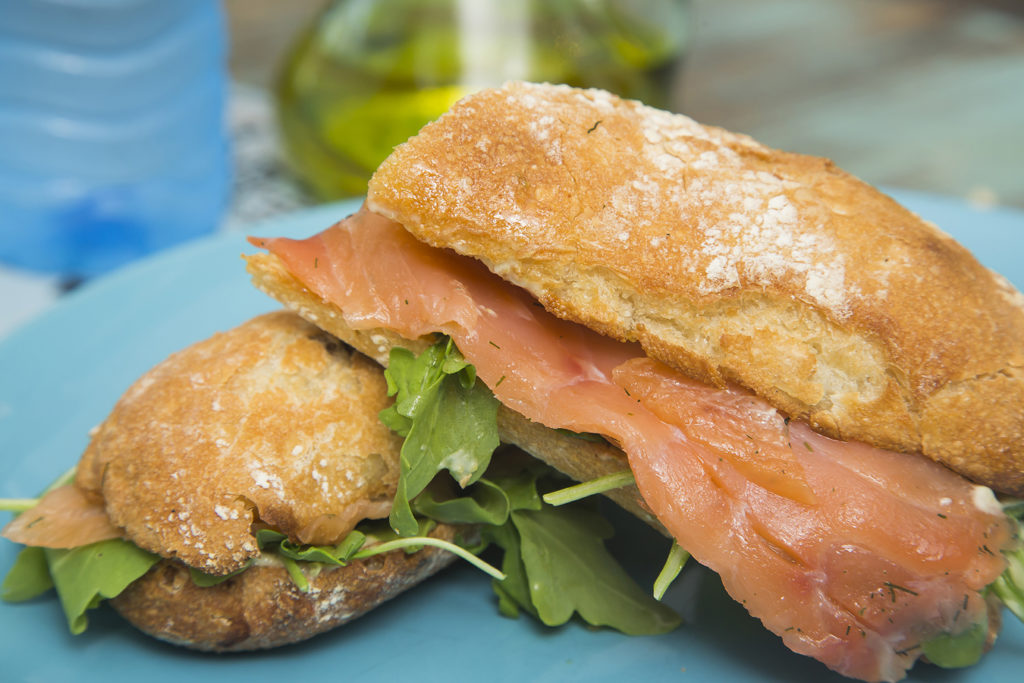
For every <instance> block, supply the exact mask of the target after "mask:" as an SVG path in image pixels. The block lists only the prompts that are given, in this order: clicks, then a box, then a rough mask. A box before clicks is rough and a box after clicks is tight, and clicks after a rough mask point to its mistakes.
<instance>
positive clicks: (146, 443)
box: [0, 311, 679, 652]
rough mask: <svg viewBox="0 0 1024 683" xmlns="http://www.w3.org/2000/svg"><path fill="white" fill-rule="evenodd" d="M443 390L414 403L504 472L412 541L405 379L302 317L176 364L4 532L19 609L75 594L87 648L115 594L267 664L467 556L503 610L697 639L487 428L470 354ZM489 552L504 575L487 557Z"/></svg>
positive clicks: (436, 495) (437, 505)
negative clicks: (47, 595) (447, 418)
mask: <svg viewBox="0 0 1024 683" xmlns="http://www.w3.org/2000/svg"><path fill="white" fill-rule="evenodd" d="M444 378H445V379H446V380H449V381H447V382H441V383H439V385H438V386H439V387H441V386H442V385H443V386H444V388H443V389H441V391H442V392H443V393H444V396H438V397H435V398H433V399H431V398H429V397H427V396H426V395H425V392H423V391H422V387H421V388H420V389H421V390H420V391H418V393H417V396H416V398H415V402H416V403H418V404H420V405H426V404H433V405H435V406H437V407H436V408H435V409H434V410H435V412H438V413H442V412H443V411H444V410H445V407H444V406H445V404H446V402H448V401H449V400H450V399H453V403H452V405H454V407H455V408H456V410H457V413H458V414H457V420H458V422H459V425H460V426H459V427H458V428H456V429H454V430H453V434H455V435H456V436H457V438H458V439H459V440H460V441H461V442H462V444H463V446H464V448H465V450H466V452H467V453H469V452H471V451H474V450H480V449H484V450H486V453H487V458H488V467H486V468H485V470H481V471H480V472H477V473H474V474H473V476H472V477H471V481H470V480H469V479H463V480H462V481H461V487H460V486H458V485H456V484H455V483H454V482H446V481H443V480H441V479H438V480H437V481H434V482H432V485H431V486H430V487H429V488H428V489H427V490H425V491H423V492H421V493H420V494H419V495H417V496H416V499H415V501H413V503H414V507H415V515H414V517H413V518H412V519H413V527H412V528H411V529H408V530H407V531H408V533H406V534H405V535H404V536H401V537H399V536H398V535H397V534H396V533H395V532H394V531H393V530H392V529H391V527H390V526H389V524H388V522H387V520H386V518H387V517H388V516H389V513H391V511H392V505H393V500H394V499H395V497H396V495H397V493H398V487H399V480H400V474H401V470H402V464H401V460H402V455H401V453H402V449H403V448H406V447H407V446H406V444H408V443H412V442H415V441H416V439H417V438H419V437H418V436H417V431H416V430H413V433H412V434H411V435H410V434H405V436H406V437H407V438H405V439H403V438H402V437H400V436H399V435H398V433H397V432H396V431H393V430H392V429H391V428H389V426H386V423H387V424H390V425H392V426H394V427H395V428H396V429H397V430H398V431H405V430H403V429H402V428H401V424H400V423H401V419H402V417H401V415H399V413H398V412H397V410H399V409H401V410H403V412H404V408H402V407H401V406H400V405H398V403H397V402H396V401H394V400H392V399H391V398H389V395H388V394H389V392H388V383H389V382H391V381H399V382H400V381H401V378H400V377H399V375H398V374H397V371H396V370H395V369H393V370H392V375H391V376H389V377H388V378H387V379H385V376H384V372H383V370H382V368H381V367H380V365H378V364H377V363H375V362H373V361H372V360H370V359H369V358H367V357H365V356H363V355H362V354H360V353H358V352H356V351H355V350H353V349H352V348H351V347H349V346H348V345H346V344H345V343H343V342H341V341H339V340H338V339H337V338H335V337H333V336H332V335H330V334H328V333H327V332H324V331H323V330H321V329H320V328H319V327H316V326H315V325H313V324H311V323H309V322H307V321H305V320H303V319H302V318H301V317H299V316H298V315H296V314H295V313H292V312H288V311H278V312H274V313H268V314H265V315H261V316H259V317H256V318H254V319H252V320H250V321H248V322H246V323H244V324H242V325H240V326H238V327H236V328H233V329H231V330H228V331H226V332H222V333H219V334H217V335H215V336H213V337H211V338H209V339H207V340H204V341H201V342H198V343H196V344H194V345H192V346H190V347H189V348H187V349H185V350H183V351H180V352H178V353H176V354H173V355H172V356H170V357H169V358H168V359H166V360H165V361H163V362H162V363H160V364H158V365H157V366H155V367H154V368H153V369H151V370H150V371H149V372H147V373H146V374H145V375H143V376H142V377H140V378H139V379H138V380H137V381H136V382H135V383H134V384H133V385H132V386H131V387H130V388H129V389H128V391H127V392H126V393H125V394H124V395H123V396H122V397H121V399H120V400H119V401H118V402H117V404H116V405H115V406H114V408H113V410H112V411H111V413H110V414H109V416H108V417H107V418H106V419H105V420H104V421H103V422H102V424H100V426H99V427H97V428H96V430H95V432H94V433H93V434H92V437H91V439H90V441H89V444H88V446H87V447H86V449H85V452H84V453H83V455H82V458H81V460H80V462H79V463H78V465H77V467H76V468H74V470H73V473H72V474H71V475H70V476H67V477H63V478H61V480H58V481H57V482H56V483H55V485H54V486H53V487H51V490H49V491H48V492H46V493H45V495H43V496H41V497H40V498H39V499H38V500H32V501H30V502H29V504H28V505H26V506H25V507H26V508H27V509H25V510H24V511H23V512H22V513H21V514H20V515H18V516H17V517H16V518H15V519H14V520H13V521H12V522H11V523H9V524H8V525H7V526H6V527H5V528H4V530H3V535H4V536H5V537H6V538H8V539H9V540H12V541H15V542H18V543H22V544H24V545H25V546H26V548H25V549H24V550H23V551H22V552H21V554H20V555H19V556H18V559H17V561H16V562H15V565H14V567H13V568H12V569H11V570H10V572H9V573H8V575H7V577H6V579H5V580H4V583H3V597H4V599H6V600H9V601H21V600H26V599H29V598H32V597H35V596H36V595H38V594H40V593H42V592H46V591H47V590H49V589H50V588H56V592H57V594H58V596H59V598H60V601H61V604H62V607H63V609H64V612H65V615H66V617H67V621H68V627H69V629H70V631H71V632H72V633H74V634H79V633H81V632H83V631H84V630H85V629H86V627H87V624H88V616H87V612H88V610H89V609H91V608H93V607H96V606H98V605H99V604H100V603H101V602H103V601H109V603H110V605H111V606H112V607H113V608H114V609H115V610H116V611H117V612H118V613H120V614H121V615H122V616H123V617H124V618H125V619H126V620H127V621H128V622H130V623H131V624H132V625H134V626H135V627H137V628H138V629H139V630H141V631H143V632H144V633H147V634H149V635H151V636H153V637H155V638H158V639H160V640H163V641H166V642H169V643H172V644H174V645H179V646H183V647H187V648H190V649H194V650H203V651H212V652H239V651H249V650H262V649H268V648H275V647H279V646H283V645H288V644H291V643H296V642H299V641H303V640H306V639H308V638H311V637H313V636H315V635H317V634H319V633H322V632H325V631H327V630H330V629H333V628H335V627H337V626H340V625H342V624H345V623H347V622H349V621H351V620H352V619H355V618H357V617H359V616H361V615H363V614H365V613H366V612H368V611H369V610H371V609H373V608H375V607H377V606H378V605H380V604H382V603H383V602H385V601H387V600H390V599H391V598H393V597H395V596H396V595H398V594H400V593H402V592H403V591H406V590H408V589H409V588H411V587H413V586H415V585H416V584H418V583H420V582H421V581H423V580H425V579H426V578H428V577H430V576H432V575H433V574H435V573H436V572H438V571H439V570H441V569H442V568H444V567H446V566H448V565H449V564H451V563H452V561H453V560H454V559H455V558H456V557H461V558H463V559H464V560H466V561H468V562H469V563H471V564H473V565H475V566H476V567H478V568H480V569H481V570H483V571H485V572H486V573H488V574H490V575H491V576H492V577H494V579H495V581H496V582H500V583H498V584H496V585H498V586H500V588H498V589H497V590H499V591H501V594H504V595H506V596H509V597H507V599H506V600H505V601H504V603H503V604H502V611H503V612H504V613H506V614H515V613H518V611H519V609H520V606H521V607H522V608H524V609H526V610H527V611H530V612H533V613H538V611H539V612H540V613H541V615H542V618H544V619H545V621H546V622H547V623H551V624H555V623H564V621H566V620H568V619H569V618H570V617H571V616H572V614H573V613H575V612H577V611H578V612H579V613H580V614H581V615H583V617H584V618H585V619H587V620H588V621H590V622H591V623H593V624H595V625H606V626H611V627H613V628H616V629H618V630H620V631H623V632H626V633H631V634H645V633H661V632H664V631H667V630H670V629H672V628H674V627H675V626H676V625H678V623H679V619H678V616H677V615H676V614H675V613H674V612H673V611H672V610H670V609H669V608H667V607H665V606H664V605H661V604H659V603H658V602H657V601H655V600H654V599H653V597H651V596H650V595H648V594H646V593H645V592H644V591H643V589H641V588H640V586H638V585H637V584H636V583H635V582H634V581H633V580H632V578H631V577H630V576H629V575H628V574H627V573H626V572H625V571H624V570H622V569H621V567H620V566H619V565H618V563H617V561H616V560H615V558H614V557H613V556H612V555H611V554H610V553H609V552H608V551H607V549H606V548H605V546H604V538H605V537H606V536H607V534H608V530H607V525H606V523H605V522H604V521H603V520H602V518H601V517H600V514H599V512H598V511H596V510H593V509H590V508H588V507H581V506H576V507H575V508H573V509H571V510H570V509H564V510H563V509H562V508H554V507H552V506H550V505H545V504H544V503H543V501H542V500H541V497H540V496H541V493H543V492H544V491H545V490H547V489H548V488H551V487H552V486H557V485H558V484H557V481H551V482H549V480H552V479H553V477H552V473H551V472H549V471H548V468H545V467H543V466H540V465H539V463H538V462H537V461H535V460H533V459H532V458H529V457H528V456H526V455H525V454H523V453H521V452H518V451H516V450H515V449H513V448H502V449H498V451H497V452H496V453H495V452H494V451H495V448H496V446H497V445H498V440H497V436H496V434H494V435H489V434H488V433H487V429H486V427H487V425H488V424H489V425H490V429H491V431H494V432H496V427H495V425H494V420H495V412H496V409H497V406H496V403H495V402H494V400H493V397H490V396H485V397H484V400H482V401H479V400H475V399H473V398H465V396H464V394H466V393H467V392H470V391H471V390H472V388H473V386H474V384H475V382H474V380H473V378H472V377H471V376H470V373H469V372H467V371H466V368H465V363H464V362H460V361H459V359H458V358H457V357H455V355H454V354H453V353H451V352H449V353H448V354H446V356H445V361H444ZM403 400H405V396H404V395H403V396H400V397H399V402H401V401H403ZM478 421H479V422H481V423H482V424H483V425H484V428H483V429H480V430H473V425H474V424H475V422H478ZM430 440H431V441H432V442H436V441H437V439H436V438H432V439H430ZM492 456H493V457H492ZM467 457H470V456H467ZM453 469H456V470H457V469H458V468H457V467H454V466H453ZM431 478H432V479H433V477H431ZM406 479H408V476H406ZM454 489H457V491H455V490H454ZM5 502H6V501H0V507H2V506H4V503H5ZM411 511H412V508H410V512H411ZM489 546H490V547H491V548H492V550H490V551H489V554H490V555H491V556H494V555H498V556H500V557H501V562H502V565H503V567H504V568H505V571H504V572H503V571H501V570H498V569H497V568H495V567H493V566H491V565H490V564H488V563H487V562H486V561H484V560H481V559H479V558H478V557H477V554H479V553H481V552H483V551H484V550H485V549H487V548H488V547H489ZM499 548H500V550H499ZM580 562H585V563H586V565H587V567H586V570H585V573H587V574H588V576H589V577H590V580H589V581H588V582H587V585H585V586H583V587H582V589H578V590H570V591H568V593H570V594H571V596H570V597H568V598H567V597H566V596H565V595H562V594H557V595H552V596H547V597H538V598H537V599H524V600H521V601H519V602H516V601H515V599H514V598H513V597H512V596H517V595H521V594H522V592H523V589H522V582H523V581H524V580H525V577H528V576H529V577H531V578H532V579H535V580H537V581H538V582H541V583H544V584H545V585H547V586H557V585H560V584H565V583H566V582H567V581H571V577H575V576H578V575H579V567H578V563H580ZM507 574H508V575H511V576H507ZM565 606H568V607H569V610H568V612H566V611H565Z"/></svg>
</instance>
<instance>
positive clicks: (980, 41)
mask: <svg viewBox="0 0 1024 683" xmlns="http://www.w3.org/2000/svg"><path fill="white" fill-rule="evenodd" d="M326 4H327V1H326V0H290V1H289V2H287V3H285V2H279V1H277V0H224V6H225V8H226V11H227V15H228V20H229V26H230V31H231V43H232V53H231V70H232V75H233V77H234V79H235V81H236V83H239V84H240V85H241V86H242V90H241V92H242V96H237V93H236V96H235V97H233V98H232V100H233V111H232V125H233V129H234V131H235V133H236V135H239V136H240V137H241V138H242V142H241V144H237V145H236V157H237V158H236V166H237V168H238V181H237V186H236V193H235V200H234V206H233V207H232V211H231V215H230V216H229V217H228V219H227V221H226V229H230V228H231V227H235V226H238V225H240V224H245V223H247V222H249V221H252V220H256V219H259V218H262V217H266V216H270V215H273V214H276V213H281V212H284V211H288V210H291V209H294V208H297V207H298V206H301V205H303V204H304V203H306V202H307V201H308V200H307V199H306V198H305V197H304V195H303V194H302V192H301V189H300V188H297V187H294V186H290V185H289V179H288V178H287V176H286V174H285V172H284V171H283V167H282V166H281V165H280V163H279V160H278V159H277V155H276V146H275V141H274V137H273V124H272V112H271V111H270V107H269V104H268V103H267V101H266V99H265V97H264V92H265V91H264V89H265V87H266V86H267V84H269V83H270V82H271V79H272V78H273V74H274V71H275V68H276V66H277V64H278V62H279V60H280V59H281V55H282V54H283V52H284V50H285V49H286V48H287V46H288V44H289V43H290V42H291V41H292V40H293V39H294V37H295V35H296V32H297V31H299V30H300V29H301V27H302V26H303V25H305V24H306V23H307V22H309V21H310V20H311V19H312V18H313V17H314V16H315V15H316V13H317V12H318V11H319V10H320V8H322V7H323V6H325V5H326ZM691 6H692V21H691V35H690V50H689V54H688V56H687V59H686V63H685V67H684V69H683V70H682V74H681V80H680V83H679V87H678V91H677V109H679V110H680V111H683V112H684V113H686V114H688V115H690V116H692V117H693V118H695V119H697V120H699V121H702V122H704V123H711V124H715V125H719V126H722V127H725V128H729V129H732V130H737V131H741V132H744V133H747V134H750V135H752V136H753V137H755V138H757V139H759V140H761V141H762V142H765V143H766V144H769V145H772V146H774V147H779V148H782V149H788V150H792V151H799V152H805V153H809V154H816V155H820V156H826V157H829V158H831V159H833V160H835V161H836V163H837V164H838V165H839V166H841V167H842V168H845V169H846V170H848V171H850V172H852V173H854V174H856V175H858V176H860V177H861V178H863V179H864V180H866V181H868V182H870V183H872V184H876V185H884V186H888V187H894V188H908V189H915V190H924V191H929V192H934V193H939V194H944V195H949V196H953V197H960V198H964V199H966V200H968V201H970V202H971V203H973V204H976V205H997V204H998V205H1004V206H1010V207H1017V208H1024V2H1021V1H1020V0H900V1H899V2H892V1H891V0H828V1H827V2H822V1H821V0H693V2H692V5H691ZM268 183H270V184H272V189H273V191H272V192H268V191H267V188H268V186H270V185H268ZM1021 229H1022V230H1024V225H1022V226H1021ZM58 285H59V283H57V282H56V280H55V279H54V278H51V277H40V276H36V275H32V274H28V273H23V272H18V271H11V270H9V269H3V268H0V337H2V336H4V335H5V334H6V333H7V332H8V331H9V330H10V329H12V328H14V327H16V326H18V325H20V324H23V323H24V322H25V321H27V320H29V319H31V318H32V317H34V316H35V315H37V314H38V313H39V312H40V311H42V310H45V308H46V307H47V306H48V305H49V304H50V303H51V302H52V301H53V300H54V299H55V298H56V297H57V295H58V292H59V286H58Z"/></svg>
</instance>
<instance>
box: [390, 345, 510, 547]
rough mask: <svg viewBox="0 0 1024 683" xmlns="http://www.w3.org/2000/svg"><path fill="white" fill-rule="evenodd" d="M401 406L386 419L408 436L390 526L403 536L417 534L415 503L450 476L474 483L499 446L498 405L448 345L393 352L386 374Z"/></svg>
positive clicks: (404, 444)
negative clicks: (442, 477)
mask: <svg viewBox="0 0 1024 683" xmlns="http://www.w3.org/2000/svg"><path fill="white" fill-rule="evenodd" d="M385 376H386V378H387V383H388V393H389V395H393V396H395V402H394V404H393V405H392V406H390V407H389V408H387V409H385V410H383V411H381V414H380V419H381V421H382V422H384V424H386V425H387V426H388V427H390V428H391V429H393V430H395V431H396V432H398V433H399V434H401V435H403V436H405V442H404V443H403V444H402V450H401V457H400V472H399V480H398V490H397V493H396V494H395V500H394V505H393V507H392V511H391V516H390V518H389V519H390V522H391V526H392V527H393V528H394V529H395V530H396V531H397V532H398V533H399V534H401V535H403V536H411V535H414V534H416V532H417V528H418V527H417V523H416V518H415V517H414V515H413V512H412V508H411V505H410V501H411V500H412V499H413V498H415V497H416V496H417V495H419V494H420V492H422V491H423V489H424V488H426V486H427V485H428V484H429V483H430V482H431V481H432V480H433V478H434V476H435V475H436V474H437V473H438V472H440V471H442V470H448V471H449V472H451V474H452V477H454V478H455V480H456V481H457V482H458V483H459V485H460V486H463V487H465V486H469V485H470V484H472V483H474V482H475V481H476V480H477V479H479V478H480V476H481V475H482V474H483V473H484V470H486V469H487V465H488V464H489V463H490V458H491V454H492V453H493V452H494V449H495V448H497V446H498V429H497V414H498V401H497V400H496V399H495V398H494V395H493V394H491V392H490V390H489V389H488V388H487V387H486V386H484V385H483V384H482V383H479V382H476V381H475V379H476V375H475V371H473V369H472V366H470V365H468V364H467V363H466V361H465V359H464V358H462V355H461V354H459V353H458V350H457V349H455V347H454V345H453V344H452V342H451V340H450V339H449V340H444V341H441V342H438V343H437V344H434V345H433V346H431V347H429V348H428V349H426V350H425V351H424V352H423V353H421V354H420V355H419V356H413V354H412V353H410V352H409V351H407V350H405V349H393V350H392V351H391V356H390V360H389V365H388V369H387V370H386V371H385Z"/></svg>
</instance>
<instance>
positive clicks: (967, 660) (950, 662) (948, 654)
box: [921, 610, 988, 669]
mask: <svg viewBox="0 0 1024 683" xmlns="http://www.w3.org/2000/svg"><path fill="white" fill-rule="evenodd" d="M987 637H988V610H981V619H980V620H979V621H977V622H975V623H974V624H971V625H970V626H969V627H968V628H967V629H966V630H964V631H963V632H961V633H958V634H956V635H951V634H948V633H944V634H942V635H940V636H937V637H935V638H932V639H931V640H928V641H926V642H924V643H922V644H921V651H922V652H924V655H925V656H926V657H927V658H928V659H929V661H931V663H932V664H935V665H936V666H941V667H942V668H944V669H959V668H961V667H965V666H971V665H972V664H976V663H977V662H978V660H979V659H981V655H983V654H984V653H985V639H986V638H987Z"/></svg>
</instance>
